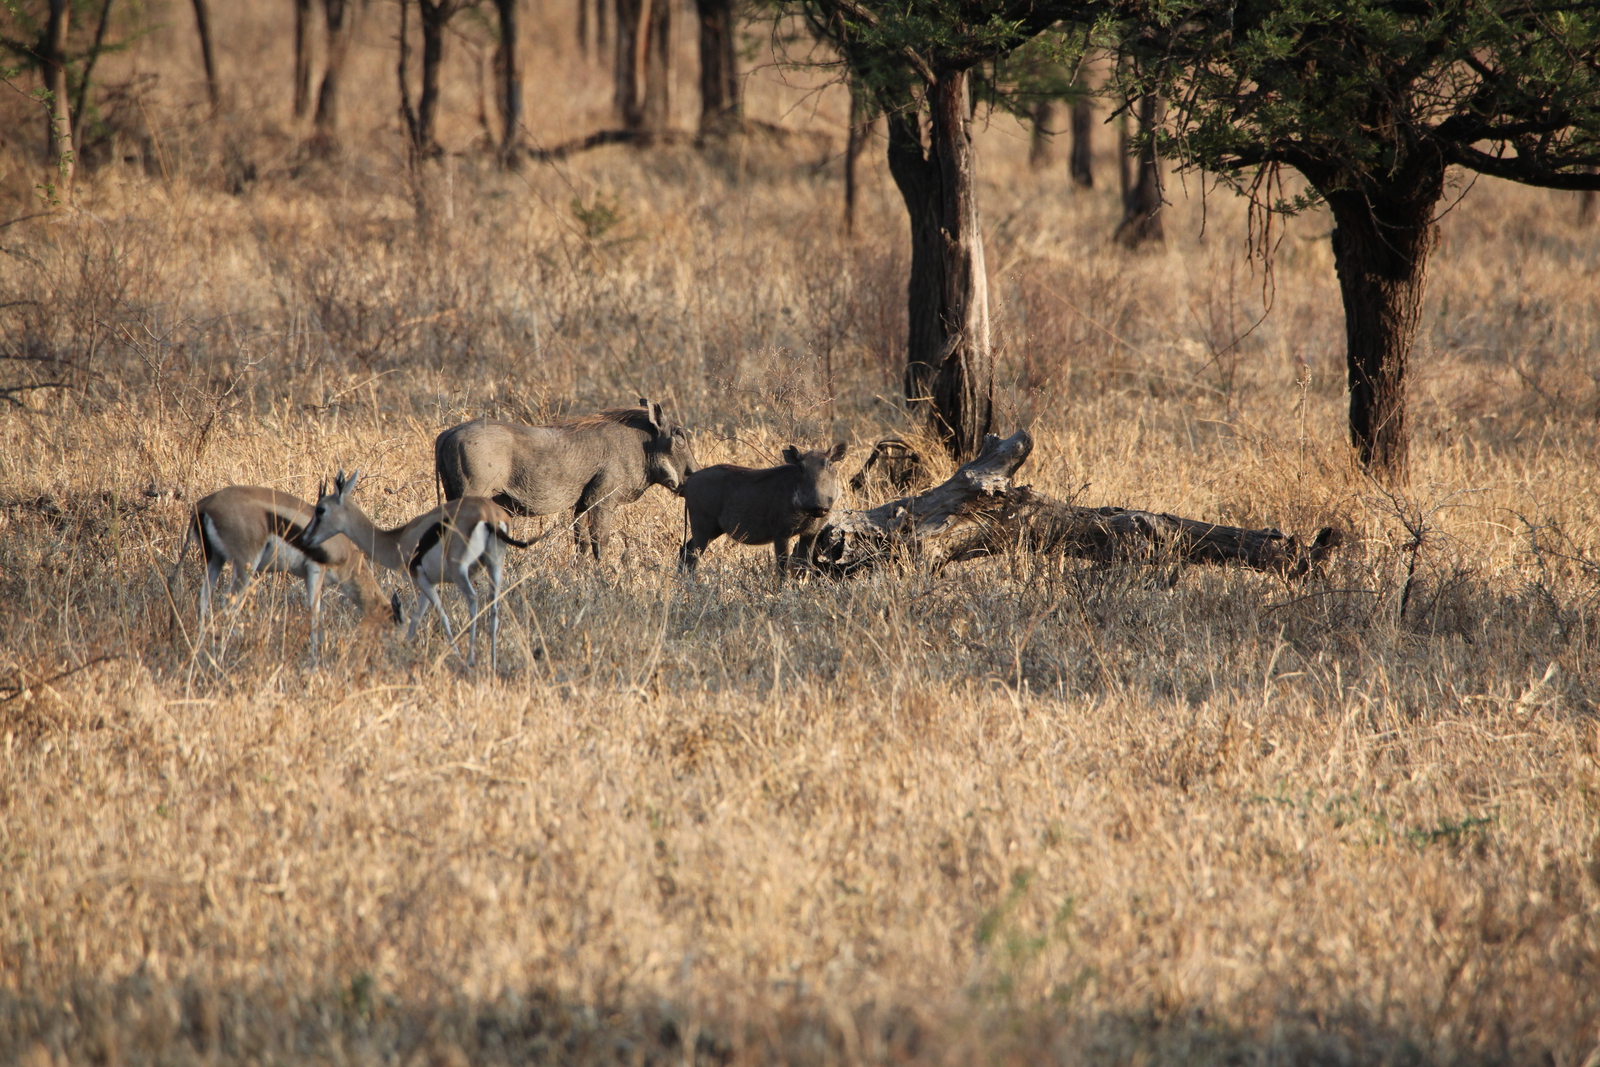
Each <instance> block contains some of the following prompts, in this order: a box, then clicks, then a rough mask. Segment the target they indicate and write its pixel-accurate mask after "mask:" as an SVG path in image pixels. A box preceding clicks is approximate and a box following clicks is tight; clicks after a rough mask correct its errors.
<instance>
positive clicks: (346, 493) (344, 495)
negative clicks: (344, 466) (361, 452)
mask: <svg viewBox="0 0 1600 1067" xmlns="http://www.w3.org/2000/svg"><path fill="white" fill-rule="evenodd" d="M359 477H361V471H360V469H359V468H357V469H356V470H355V471H354V472H352V473H351V475H350V477H348V478H346V477H345V476H344V471H342V470H341V471H340V472H339V480H338V481H336V482H334V483H333V486H334V491H335V492H337V493H338V494H339V503H341V504H343V503H344V502H345V501H346V500H348V499H349V497H350V493H351V491H352V490H353V489H355V487H356V479H357V478H359Z"/></svg>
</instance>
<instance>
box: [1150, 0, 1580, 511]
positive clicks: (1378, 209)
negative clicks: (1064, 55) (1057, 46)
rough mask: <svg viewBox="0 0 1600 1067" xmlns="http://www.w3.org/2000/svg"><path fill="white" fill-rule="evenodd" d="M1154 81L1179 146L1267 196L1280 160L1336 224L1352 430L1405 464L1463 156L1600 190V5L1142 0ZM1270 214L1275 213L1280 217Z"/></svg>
mask: <svg viewBox="0 0 1600 1067" xmlns="http://www.w3.org/2000/svg"><path fill="white" fill-rule="evenodd" d="M1124 12H1125V13H1126V14H1128V15H1130V16H1131V20H1130V24H1133V25H1136V26H1138V27H1139V29H1138V30H1137V31H1136V32H1134V33H1132V34H1130V38H1129V39H1130V47H1131V48H1132V49H1133V50H1134V51H1136V52H1140V53H1142V54H1143V55H1144V56H1145V57H1146V61H1145V62H1143V63H1141V64H1140V66H1139V68H1138V69H1139V71H1140V72H1141V73H1142V76H1143V79H1144V84H1142V85H1139V86H1137V87H1135V88H1136V90H1138V91H1145V90H1160V89H1163V88H1164V89H1165V90H1166V95H1167V98H1168V99H1170V100H1173V101H1182V103H1181V104H1180V105H1178V106H1175V107H1174V109H1173V113H1172V115H1171V123H1172V140H1173V142H1174V144H1175V147H1176V148H1177V149H1178V150H1179V151H1180V152H1181V153H1182V154H1183V156H1184V157H1185V158H1186V159H1187V160H1188V161H1189V162H1191V163H1193V164H1197V165H1199V166H1202V167H1205V168H1206V169H1208V170H1211V171H1215V172H1221V173H1223V174H1225V175H1228V176H1230V177H1231V178H1232V180H1233V181H1234V183H1235V187H1236V188H1237V189H1240V190H1241V191H1245V192H1252V191H1253V192H1254V193H1255V194H1256V195H1257V196H1258V198H1259V197H1260V194H1261V192H1262V191H1263V190H1265V189H1267V188H1269V187H1271V179H1272V177H1273V174H1274V172H1275V170H1276V168H1279V167H1283V166H1287V167H1290V168H1293V169H1294V170H1296V171H1298V172H1299V173H1300V174H1301V175H1303V176H1304V177H1305V179H1306V181H1307V182H1308V183H1309V184H1310V186H1311V189H1312V194H1311V195H1309V196H1306V197H1299V198H1290V199H1284V198H1280V199H1279V200H1278V201H1276V202H1272V203H1266V204H1264V205H1263V206H1265V207H1267V208H1268V209H1269V210H1270V211H1276V212H1292V211H1295V210H1299V209H1301V208H1304V207H1306V206H1309V205H1310V204H1311V203H1314V202H1315V201H1317V200H1321V201H1323V202H1325V203H1326V204H1327V205H1328V207H1329V209H1330V210H1331V212H1332V214H1333V218H1334V222H1335V226H1336V228H1335V230H1334V233H1333V254H1334V264H1335V267H1336V269H1337V271H1338V275H1339V288H1340V292H1341V294H1342V296H1343V300H1344V310H1345V341H1346V364H1347V374H1348V380H1349V390H1350V436H1351V441H1352V443H1353V445H1354V446H1355V448H1356V450H1357V451H1358V453H1359V455H1360V458H1361V461H1362V463H1363V464H1365V465H1366V467H1367V468H1368V469H1370V470H1371V471H1373V472H1374V473H1375V474H1377V475H1379V476H1382V477H1385V478H1389V479H1394V480H1399V479H1403V478H1404V476H1405V467H1406V456H1407V443H1408V441H1407V433H1406V400H1405V393H1406V366H1407V362H1408V360H1409V358H1410V354H1411V349H1412V344H1413V342H1414V340H1415V337H1416V333H1417V328H1418V323H1419V321H1420V315H1421V305H1422V297H1423V289H1424V282H1425V279H1426V274H1427V265H1428V257H1429V255H1430V254H1431V253H1432V252H1433V250H1434V248H1435V247H1436V245H1437V242H1438V227H1437V220H1438V215H1439V209H1440V206H1441V202H1442V201H1443V199H1444V198H1445V195H1446V185H1447V183H1446V176H1447V172H1448V169H1449V168H1450V167H1451V166H1459V167H1463V168H1465V169H1467V170H1469V171H1475V172H1477V173H1479V174H1486V175H1491V176H1494V177H1498V178H1505V179H1509V180H1511V181H1515V182H1521V183H1524V184H1528V185H1538V186H1547V187H1550V188H1556V189H1594V188H1600V175H1597V174H1595V173H1593V172H1592V169H1591V168H1593V167H1594V166H1595V165H1596V164H1597V163H1600V2H1597V0H1204V2H1203V3H1201V4H1199V5H1195V4H1193V3H1187V2H1185V3H1182V4H1181V5H1180V4H1173V3H1170V2H1169V0H1149V2H1148V3H1146V2H1145V0H1133V4H1132V6H1130V7H1128V8H1125V9H1124ZM1268 218H1269V220H1270V218H1271V215H1268Z"/></svg>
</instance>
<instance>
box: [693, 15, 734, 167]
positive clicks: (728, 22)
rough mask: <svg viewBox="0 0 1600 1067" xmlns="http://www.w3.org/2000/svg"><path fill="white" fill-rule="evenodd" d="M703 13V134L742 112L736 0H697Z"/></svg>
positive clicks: (724, 126)
mask: <svg viewBox="0 0 1600 1067" xmlns="http://www.w3.org/2000/svg"><path fill="white" fill-rule="evenodd" d="M695 7H696V9H697V10H698V12H699V14H700V135H701V136H702V137H703V136H705V135H706V134H708V133H712V132H715V131H716V130H718V129H724V130H725V129H727V128H728V127H730V126H733V125H735V124H737V123H738V121H739V117H740V115H741V114H742V113H743V110H744V107H743V102H742V101H741V100H740V98H739V66H738V53H737V50H736V49H735V48H734V44H735V29H736V24H735V22H734V18H733V0H695Z"/></svg>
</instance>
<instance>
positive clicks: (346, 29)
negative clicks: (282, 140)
mask: <svg viewBox="0 0 1600 1067" xmlns="http://www.w3.org/2000/svg"><path fill="white" fill-rule="evenodd" d="M323 13H324V15H325V16H326V19H325V21H326V24H327V27H328V55H327V60H326V66H325V67H324V68H323V71H322V87H321V89H319V90H318V92H317V113H316V116H315V118H314V119H313V120H312V122H313V125H314V127H315V134H314V137H313V140H314V143H316V144H317V146H318V147H319V148H320V149H321V150H322V151H323V152H333V151H335V150H337V148H338V145H339V76H340V74H341V73H343V70H344V60H345V56H346V55H347V54H348V53H349V51H350V31H351V28H352V24H353V23H354V21H355V12H354V11H353V10H351V9H350V8H349V4H348V0H323Z"/></svg>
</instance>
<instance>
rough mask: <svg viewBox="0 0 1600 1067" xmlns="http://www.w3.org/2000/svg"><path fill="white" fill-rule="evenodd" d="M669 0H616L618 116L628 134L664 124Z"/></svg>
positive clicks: (663, 125) (670, 10) (670, 8)
mask: <svg viewBox="0 0 1600 1067" xmlns="http://www.w3.org/2000/svg"><path fill="white" fill-rule="evenodd" d="M671 36H672V6H671V0H617V49H616V79H615V84H616V92H615V96H614V100H615V104H616V108H617V115H618V117H619V118H620V119H621V121H622V127H623V129H625V130H628V131H629V132H631V133H658V132H660V131H662V130H664V129H666V125H667V115H668V110H667V104H668V101H667V78H668V75H669V73H670V71H669V68H668V66H667V49H668V46H669V44H670V43H671Z"/></svg>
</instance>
